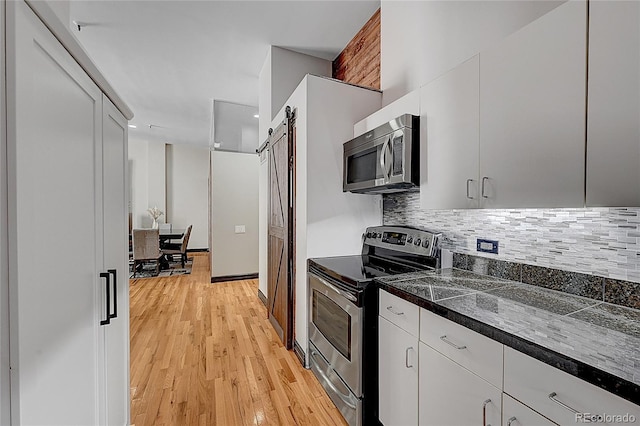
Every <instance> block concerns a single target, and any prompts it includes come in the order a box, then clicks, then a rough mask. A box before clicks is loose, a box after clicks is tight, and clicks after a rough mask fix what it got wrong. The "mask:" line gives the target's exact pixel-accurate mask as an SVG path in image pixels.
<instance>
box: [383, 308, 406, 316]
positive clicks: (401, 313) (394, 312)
mask: <svg viewBox="0 0 640 426" xmlns="http://www.w3.org/2000/svg"><path fill="white" fill-rule="evenodd" d="M387 311H389V312H391V313H392V314H394V315H398V316H399V315H404V312H400V311H396V310H395V309H393V306H387Z"/></svg>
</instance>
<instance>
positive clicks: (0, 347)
mask: <svg viewBox="0 0 640 426" xmlns="http://www.w3.org/2000/svg"><path fill="white" fill-rule="evenodd" d="M4 28H5V27H4V7H0V46H4ZM4 60H5V58H4V51H0V425H6V424H9V410H10V405H9V402H10V401H9V273H8V271H9V266H8V264H7V263H8V253H7V249H8V247H7V156H6V154H7V150H6V148H7V140H6V137H5V135H6V132H5V129H6V127H5V126H6V121H5V117H6V116H5V112H6V110H5V102H4V100H5V94H6V92H5V83H4V82H5V75H4V63H5V62H4Z"/></svg>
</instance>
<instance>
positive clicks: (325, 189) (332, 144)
mask: <svg viewBox="0 0 640 426" xmlns="http://www.w3.org/2000/svg"><path fill="white" fill-rule="evenodd" d="M381 102H382V96H381V94H380V93H379V92H377V91H373V90H367V89H362V88H358V87H355V86H351V85H348V84H343V83H339V82H336V81H334V80H329V79H326V78H321V77H316V76H311V75H308V76H307V77H305V79H304V80H302V83H300V85H299V86H298V87H297V88H296V90H295V91H294V92H293V94H292V95H291V97H290V98H289V99H288V100H287V101H286V102H285V105H290V106H291V107H292V109H295V108H297V119H296V147H295V149H296V204H295V215H296V217H295V222H296V224H295V226H296V229H295V244H296V252H295V279H294V286H295V300H296V303H295V313H294V316H295V321H294V322H295V324H294V333H295V340H296V341H297V342H298V344H299V345H300V346H301V347H302V348H303V349H304V350H305V351H306V348H307V342H308V338H307V321H308V315H307V313H308V297H307V259H308V258H311V257H322V256H340V255H351V254H360V252H361V250H362V245H361V238H360V237H361V234H362V232H363V231H364V230H365V229H366V227H367V226H374V225H380V224H381V223H382V206H381V197H380V196H379V195H366V194H352V193H343V192H342V144H343V143H344V142H346V141H347V140H349V139H351V138H352V137H353V124H354V123H356V122H358V121H360V120H362V119H363V118H365V117H367V116H368V115H370V114H371V113H372V112H374V111H376V110H378V109H379V108H380V105H381ZM283 119H284V110H283V109H281V110H280V112H279V113H278V114H277V115H276V117H275V118H274V121H273V123H272V125H274V126H275V125H277V124H278V123H279V122H280V121H282V120H283ZM265 294H266V293H265Z"/></svg>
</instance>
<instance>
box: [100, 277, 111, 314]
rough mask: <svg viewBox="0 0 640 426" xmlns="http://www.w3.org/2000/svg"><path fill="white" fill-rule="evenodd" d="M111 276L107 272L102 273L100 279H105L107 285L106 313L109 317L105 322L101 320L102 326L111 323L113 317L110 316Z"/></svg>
mask: <svg viewBox="0 0 640 426" xmlns="http://www.w3.org/2000/svg"><path fill="white" fill-rule="evenodd" d="M110 277H111V275H109V274H108V273H106V272H100V278H104V279H105V283H106V290H107V297H106V306H107V310H106V311H105V313H106V315H107V317H106V318H105V319H103V320H100V325H107V324H109V323H110V322H111V316H110V315H109V311H110V310H111V296H110V291H111V289H110V287H111V285H110V283H109V281H110V279H109V278H110Z"/></svg>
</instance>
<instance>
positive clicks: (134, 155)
mask: <svg viewBox="0 0 640 426" xmlns="http://www.w3.org/2000/svg"><path fill="white" fill-rule="evenodd" d="M148 147H149V143H148V142H147V141H141V140H135V139H129V185H130V188H129V194H130V201H129V202H130V203H131V212H132V213H133V227H134V228H149V227H151V223H152V219H151V218H150V217H149V214H148V213H147V209H148V208H149V207H153V206H149V184H148V182H149V158H148ZM162 147H163V148H164V144H162Z"/></svg>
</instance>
